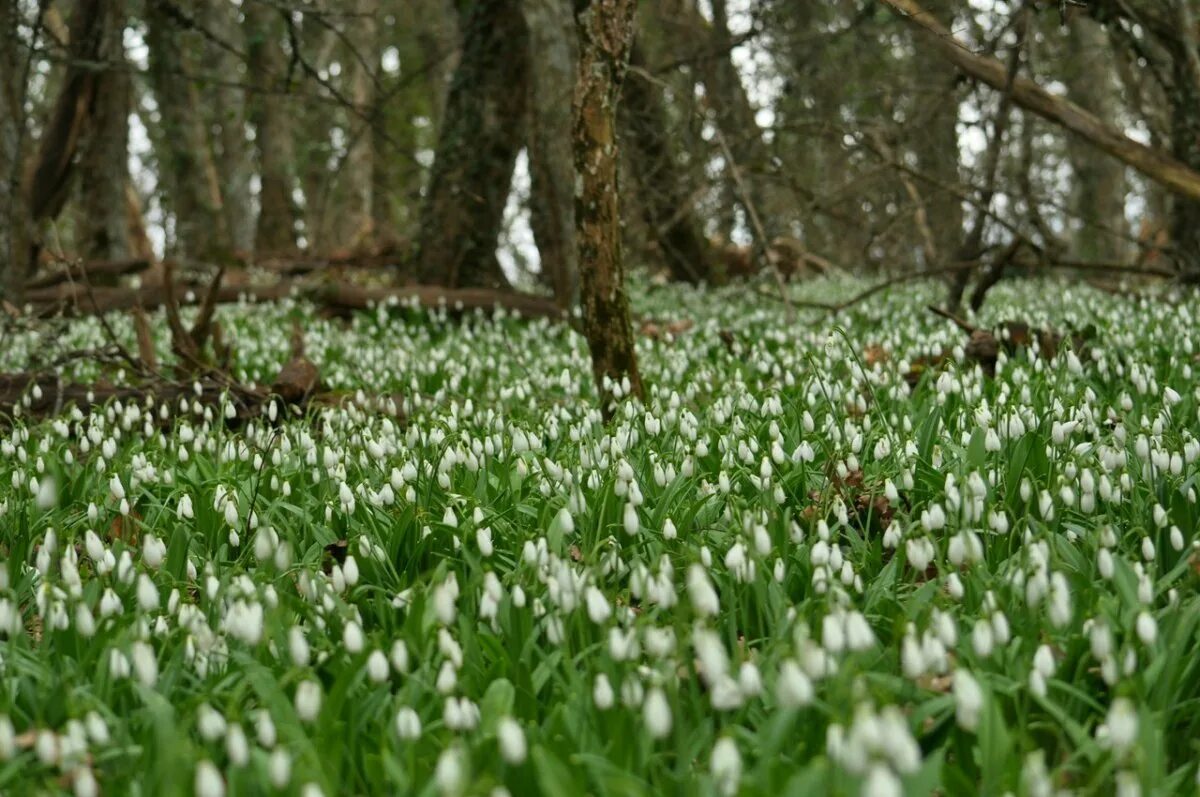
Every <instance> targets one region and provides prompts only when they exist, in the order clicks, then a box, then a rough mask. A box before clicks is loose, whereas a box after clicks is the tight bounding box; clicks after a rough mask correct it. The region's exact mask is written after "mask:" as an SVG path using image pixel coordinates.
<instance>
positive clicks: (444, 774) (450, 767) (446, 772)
mask: <svg viewBox="0 0 1200 797" xmlns="http://www.w3.org/2000/svg"><path fill="white" fill-rule="evenodd" d="M433 777H434V782H435V783H437V787H438V790H439V791H440V792H441V793H442V794H444V795H447V797H454V796H455V795H459V794H462V793H463V791H464V790H465V789H466V786H467V762H466V755H465V754H464V753H463V751H462V748H461V747H460V746H459V745H451V746H450V747H447V748H446V749H445V750H443V751H442V754H441V755H440V756H438V760H437V767H436V769H435V771H434V776H433Z"/></svg>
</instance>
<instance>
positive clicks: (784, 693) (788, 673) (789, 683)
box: [775, 659, 815, 708]
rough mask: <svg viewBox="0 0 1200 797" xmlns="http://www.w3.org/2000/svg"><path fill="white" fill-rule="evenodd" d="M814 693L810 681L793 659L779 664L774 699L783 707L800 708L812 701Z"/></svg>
mask: <svg viewBox="0 0 1200 797" xmlns="http://www.w3.org/2000/svg"><path fill="white" fill-rule="evenodd" d="M814 695H815V693H814V690H813V685H812V681H810V680H809V678H808V676H807V675H805V674H804V671H803V670H802V669H800V665H799V664H797V663H796V662H795V660H793V659H787V660H785V661H784V662H783V664H781V665H780V666H779V677H778V678H777V679H776V681H775V699H776V700H778V701H779V705H780V706H782V707H783V708H801V707H803V706H807V705H808V704H809V703H811V702H812V701H813V697H814Z"/></svg>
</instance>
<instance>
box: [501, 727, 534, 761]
mask: <svg viewBox="0 0 1200 797" xmlns="http://www.w3.org/2000/svg"><path fill="white" fill-rule="evenodd" d="M496 739H497V740H498V741H499V743H500V755H501V756H502V757H503V758H504V760H505V761H507V762H508V763H509V764H511V765H513V766H519V765H520V764H522V763H524V761H525V756H526V753H527V752H528V751H527V748H526V744H525V731H524V729H523V728H522V727H521V725H520V723H518V722H517V721H516V720H514V719H513V718H512V717H504V718H502V719H501V720H500V722H499V724H498V725H497V726H496Z"/></svg>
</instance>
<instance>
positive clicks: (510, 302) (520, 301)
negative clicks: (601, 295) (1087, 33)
mask: <svg viewBox="0 0 1200 797" xmlns="http://www.w3.org/2000/svg"><path fill="white" fill-rule="evenodd" d="M203 290H205V289H204V287H203V286H200V285H189V286H186V289H185V290H180V291H179V293H180V294H181V295H180V296H179V297H178V299H179V304H180V305H186V304H197V303H199V302H200V301H201V296H200V293H201V292H202V291H203ZM189 293H190V294H191V295H189ZM89 294H90V295H89ZM205 295H207V296H211V297H212V302H213V303H214V304H232V303H237V302H251V303H259V302H272V301H278V300H281V299H286V298H288V297H295V298H299V299H307V300H309V301H311V302H313V303H314V304H316V305H317V306H319V307H324V308H326V309H328V310H331V311H334V312H338V313H345V312H350V311H354V310H366V309H370V308H373V307H377V306H379V305H381V304H404V303H409V302H414V301H415V302H416V304H417V305H419V306H421V307H424V308H428V309H438V308H442V307H445V308H448V309H450V310H452V311H474V310H484V311H492V310H496V309H501V310H506V311H508V312H513V313H520V314H521V315H522V316H524V317H526V318H549V319H563V318H565V313H564V312H563V310H562V309H561V308H560V307H558V306H557V305H556V304H555V303H554V300H553V299H549V298H545V297H542V296H535V295H532V294H526V293H517V292H514V291H504V290H493V289H489V288H458V289H451V288H442V287H439V286H436V285H412V286H407V287H376V288H371V287H362V286H359V285H353V284H351V283H348V282H332V283H319V282H317V283H314V282H306V281H301V280H291V279H285V280H280V281H279V282H276V283H271V284H259V285H221V286H219V287H218V288H217V289H216V290H215V291H214V292H212V293H208V294H205ZM26 299H27V301H28V303H29V304H31V305H32V306H33V308H34V312H35V314H36V315H38V316H41V317H47V316H54V315H59V314H63V313H66V314H80V315H92V314H96V313H100V314H103V313H109V312H129V311H131V310H133V308H135V307H141V308H142V309H143V310H145V311H151V310H155V309H157V308H159V307H164V306H167V304H168V303H169V297H168V291H167V288H166V286H165V285H144V286H142V287H141V288H136V289H135V288H104V287H91V288H90V289H89V288H87V287H85V286H83V285H77V284H64V285H57V286H54V287H53V288H44V289H41V290H38V291H31V292H30V293H29V294H28V295H27V297H26Z"/></svg>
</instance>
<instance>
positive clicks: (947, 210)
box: [912, 0, 964, 267]
mask: <svg viewBox="0 0 1200 797" xmlns="http://www.w3.org/2000/svg"><path fill="white" fill-rule="evenodd" d="M956 5H957V4H956V3H955V2H952V0H933V2H930V3H926V9H927V10H928V11H929V13H931V14H933V15H934V16H935V17H936V18H937V20H938V21H939V22H940V23H942V24H943V25H945V26H946V27H948V28H953V27H954V26H953V22H954V9H955V6H956ZM913 69H914V72H915V74H914V80H913V83H914V85H918V86H922V85H926V84H932V86H931V87H932V91H931V92H929V95H928V96H929V100H928V102H927V103H922V104H921V105H920V106H918V110H917V113H918V115H919V117H918V118H919V119H920V120H921V124H920V128H919V130H917V131H914V132H915V134H914V135H913V137H912V149H913V154H914V155H915V156H916V159H917V168H918V169H920V170H921V172H922V173H924V174H928V175H930V176H932V177H934V178H936V179H937V180H938V181H939V182H941V183H943V184H945V185H952V186H956V185H959V184H960V183H961V178H960V175H959V172H958V101H959V98H958V91H957V85H958V73H957V71H956V70H955V69H954V67H953V66H951V65H949V64H947V63H946V61H945V59H943V58H941V57H940V56H939V55H938V54H937V52H936V51H935V50H934V49H933V48H932V47H930V46H928V44H927V43H926V42H925V41H924V39H922V38H921V37H920V36H914V37H913ZM923 199H924V203H925V216H926V218H927V219H928V220H929V227H930V233H931V237H932V239H933V241H932V242H933V246H934V251H933V252H927V253H926V254H927V255H932V256H933V257H935V258H951V257H953V256H954V253H955V252H957V251H958V248H959V246H961V245H962V241H963V234H964V233H963V207H962V200H961V199H960V198H959V197H957V196H955V195H954V194H953V193H951V192H949V191H943V190H939V189H937V188H933V189H932V190H930V191H929V192H927V195H926V196H925V197H924V198H923ZM925 265H926V267H933V266H935V265H937V264H936V263H926V264H925Z"/></svg>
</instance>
